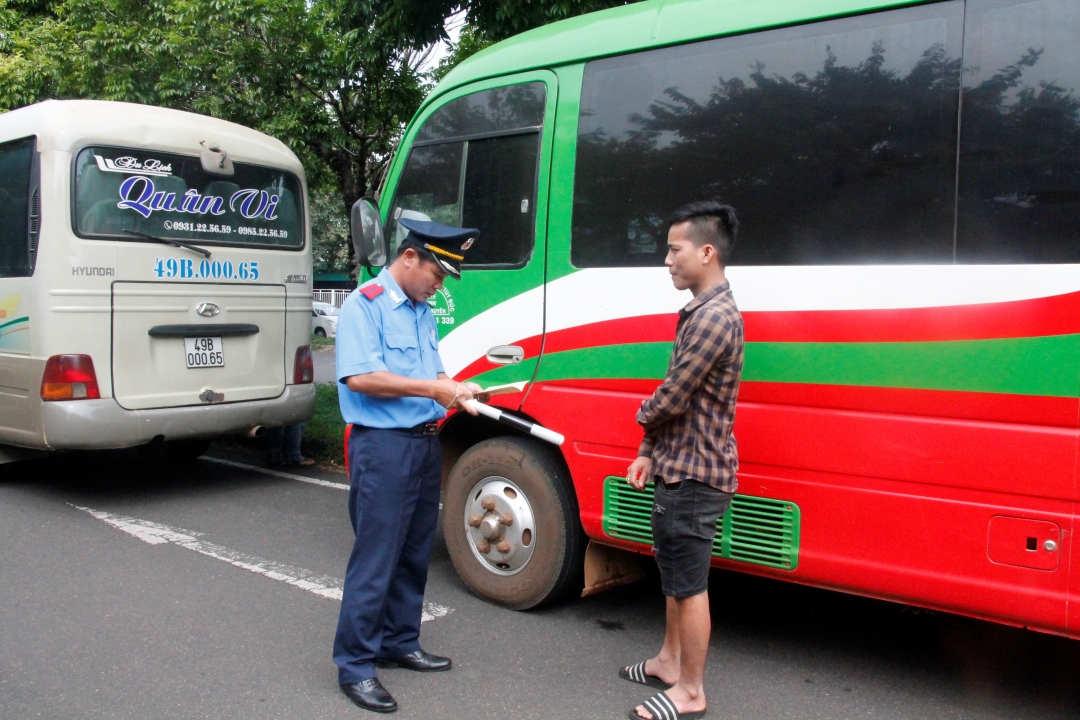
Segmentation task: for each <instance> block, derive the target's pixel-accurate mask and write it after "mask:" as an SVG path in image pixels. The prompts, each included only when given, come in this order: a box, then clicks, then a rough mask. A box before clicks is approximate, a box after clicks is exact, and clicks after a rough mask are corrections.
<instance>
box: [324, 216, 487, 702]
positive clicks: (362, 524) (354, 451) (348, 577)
mask: <svg viewBox="0 0 1080 720" xmlns="http://www.w3.org/2000/svg"><path fill="white" fill-rule="evenodd" d="M400 223H401V225H402V226H403V227H405V228H406V229H407V230H409V234H408V235H407V236H406V238H405V239H404V240H403V241H402V243H401V247H400V248H399V249H398V254H397V257H396V258H395V260H394V262H393V263H392V264H391V265H390V266H389V267H387V268H383V270H382V272H380V273H379V276H378V277H377V278H375V279H374V280H371V281H370V282H367V283H364V284H363V285H361V286H360V287H359V288H357V291H356V292H354V293H353V294H352V295H351V296H350V297H349V299H348V300H346V301H345V304H344V305H343V306H342V308H341V314H340V315H339V318H338V334H337V374H338V398H339V401H340V405H341V414H342V416H343V417H344V418H345V421H346V422H347V423H351V424H352V429H351V431H350V435H349V444H348V448H347V449H346V452H347V453H348V458H349V484H350V487H349V517H350V518H351V520H352V524H353V530H355V532H356V541H355V544H354V545H353V550H352V555H351V556H350V557H349V567H348V569H347V570H346V572H345V589H344V594H343V596H342V599H341V615H340V618H339V620H338V629H337V637H336V638H335V640H334V662H335V663H337V666H338V682H339V683H340V684H341V691H342V692H343V693H345V695H346V696H348V698H349V699H350V700H352V701H353V702H354V703H356V704H357V705H359V706H360V707H362V708H365V709H367V710H374V711H376V712H393V711H395V710H397V701H395V700H394V698H393V697H392V696H391V695H390V693H389V692H387V691H386V689H385V688H384V687H383V686H382V685H381V684H380V683H379V679H378V677H377V676H376V672H375V667H376V664H378V665H379V666H380V667H386V666H391V667H393V666H400V667H405V668H409V669H411V670H418V671H421V672H434V671H439V670H449V669H450V659H449V658H444V657H438V656H436V655H431V654H429V653H426V652H424V651H423V650H421V649H420V643H419V637H420V615H421V612H422V608H423V601H424V586H425V584H426V583H427V571H428V560H429V558H430V555H431V543H432V540H433V538H434V535H435V523H436V521H437V519H438V515H439V485H440V480H441V475H442V453H441V450H440V447H439V441H438V438H437V437H436V435H435V433H436V430H437V427H438V426H437V424H436V423H437V421H438V420H440V419H441V418H443V417H445V415H446V409H447V408H451V407H456V408H459V409H462V410H465V411H466V412H469V413H471V414H473V415H475V414H476V413H475V411H473V410H472V409H471V408H470V407H468V406H467V405H466V404H465V403H466V401H468V400H471V399H472V398H473V393H474V391H475V392H479V390H480V388H479V387H478V386H476V385H474V384H472V383H458V382H455V381H454V380H452V379H450V377H448V376H447V375H446V372H445V371H444V370H443V364H442V360H440V359H439V334H438V330H437V328H436V327H435V319H434V318H433V317H432V315H431V309H430V308H429V307H428V304H427V300H428V298H430V297H432V296H433V295H434V294H435V293H436V292H438V290H439V288H441V287H442V284H443V281H444V280H445V279H446V276H447V275H450V276H453V277H455V278H459V279H460V277H461V261H462V260H463V259H464V254H465V251H466V250H468V249H469V247H470V246H471V245H472V243H473V241H474V240H475V238H476V236H477V235H479V231H478V230H474V229H469V228H465V229H462V228H455V227H449V226H446V225H440V224H439V223H433V222H420V221H416V220H408V219H402V220H401V221H400Z"/></svg>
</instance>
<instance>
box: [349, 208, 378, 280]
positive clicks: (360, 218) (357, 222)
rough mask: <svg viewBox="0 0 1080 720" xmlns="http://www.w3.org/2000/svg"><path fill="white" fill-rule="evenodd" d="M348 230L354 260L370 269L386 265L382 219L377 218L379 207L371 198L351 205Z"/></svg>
mask: <svg viewBox="0 0 1080 720" xmlns="http://www.w3.org/2000/svg"><path fill="white" fill-rule="evenodd" d="M349 229H350V231H351V232H352V241H353V249H355V250H356V259H357V260H358V261H359V263H360V264H361V265H363V266H364V267H368V268H370V267H382V266H383V265H385V264H386V243H385V242H384V241H383V228H382V219H381V217H380V216H379V206H378V205H376V204H375V201H374V200H373V199H372V198H368V197H365V198H360V199H359V200H357V201H356V202H355V203H353V206H352V212H351V213H350V217H349Z"/></svg>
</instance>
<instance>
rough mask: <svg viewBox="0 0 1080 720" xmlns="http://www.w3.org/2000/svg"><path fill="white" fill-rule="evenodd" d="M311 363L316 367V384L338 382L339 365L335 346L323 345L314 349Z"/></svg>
mask: <svg viewBox="0 0 1080 720" xmlns="http://www.w3.org/2000/svg"><path fill="white" fill-rule="evenodd" d="M311 361H312V364H314V366H315V382H317V383H333V382H337V378H336V377H335V375H336V373H335V370H336V369H337V364H336V360H335V355H334V346H333V345H322V346H319V347H314V348H312V353H311Z"/></svg>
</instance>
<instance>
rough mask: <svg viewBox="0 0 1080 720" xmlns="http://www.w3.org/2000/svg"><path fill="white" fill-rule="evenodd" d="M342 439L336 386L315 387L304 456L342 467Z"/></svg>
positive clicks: (304, 442) (305, 429) (343, 430)
mask: <svg viewBox="0 0 1080 720" xmlns="http://www.w3.org/2000/svg"><path fill="white" fill-rule="evenodd" d="M330 342H331V343H332V342H333V341H332V340H331V341H330ZM344 437H345V420H344V419H343V418H342V417H341V410H340V409H339V408H338V396H337V385H336V384H334V385H323V384H318V385H316V386H315V417H313V418H311V420H309V421H308V424H307V425H306V426H305V427H304V441H303V453H304V455H306V456H307V457H311V458H315V459H316V460H318V461H320V462H329V463H334V464H335V465H342V464H343V463H344V457H343V454H344V450H343V442H344Z"/></svg>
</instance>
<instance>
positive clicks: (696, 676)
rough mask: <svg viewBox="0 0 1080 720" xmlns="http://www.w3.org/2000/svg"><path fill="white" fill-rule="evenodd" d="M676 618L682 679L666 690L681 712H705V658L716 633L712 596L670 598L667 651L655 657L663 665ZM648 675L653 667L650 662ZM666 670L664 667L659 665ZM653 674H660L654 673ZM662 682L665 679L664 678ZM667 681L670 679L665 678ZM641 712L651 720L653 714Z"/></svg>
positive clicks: (665, 642)
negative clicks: (712, 614) (710, 612)
mask: <svg viewBox="0 0 1080 720" xmlns="http://www.w3.org/2000/svg"><path fill="white" fill-rule="evenodd" d="M673 616H674V617H675V618H676V623H675V625H676V628H675V630H676V634H677V637H678V641H677V644H676V648H677V650H678V653H679V654H678V658H679V668H680V669H679V680H678V682H677V683H675V687H673V688H671V689H670V690H668V691H666V692H667V696H668V697H669V698H671V701H672V702H673V703H675V708H676V709H677V710H678V711H679V712H680V713H684V712H695V711H697V710H704V709H705V687H704V684H703V683H704V678H705V656H706V654H707V653H708V651H709V634H710V633H711V632H712V620H711V618H710V617H709V593H708V592H703V593H701V594H700V595H694V596H693V597H688V598H679V599H675V598H668V629H667V634H666V635H665V637H664V648H663V649H662V650H661V651H660V655H658V656H657V657H656V658H654V659H655V660H656V661H658V663H660V660H661V657H662V656H663V655H664V652H665V650H668V649H669V638H670V637H671V635H672V626H671V619H672V617H673ZM645 667H646V672H649V670H648V668H649V665H648V663H646V665H645ZM656 668H657V669H658V670H659V669H662V668H663V664H662V663H660V664H658V665H656ZM651 674H654V675H655V674H658V673H656V672H653V673H651ZM660 677H661V679H664V677H663V676H662V675H661V676H660ZM664 680H665V682H667V680H666V679H664ZM637 713H638V715H639V716H641V717H642V718H646V720H651V718H652V713H650V712H649V711H648V710H646V709H645V708H644V707H642V706H641V705H638V707H637Z"/></svg>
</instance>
